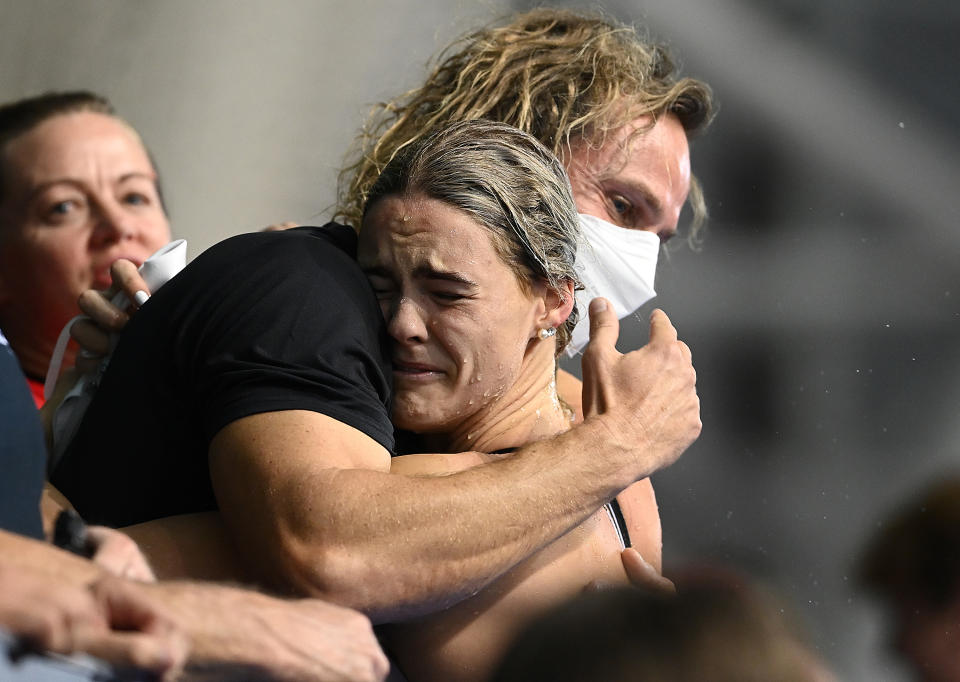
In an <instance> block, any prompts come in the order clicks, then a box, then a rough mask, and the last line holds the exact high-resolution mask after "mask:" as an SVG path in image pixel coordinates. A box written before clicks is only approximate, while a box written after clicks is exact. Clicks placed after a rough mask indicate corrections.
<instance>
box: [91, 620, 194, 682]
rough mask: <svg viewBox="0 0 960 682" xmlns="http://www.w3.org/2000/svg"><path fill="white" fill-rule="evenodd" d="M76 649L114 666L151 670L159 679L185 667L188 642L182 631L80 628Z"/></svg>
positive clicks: (168, 676)
mask: <svg viewBox="0 0 960 682" xmlns="http://www.w3.org/2000/svg"><path fill="white" fill-rule="evenodd" d="M73 645H74V650H75V651H83V652H85V653H88V654H90V655H91V656H96V657H97V658H100V659H102V660H104V661H107V662H109V663H111V664H113V665H115V666H132V667H134V668H141V669H144V670H149V671H151V672H153V673H154V674H156V675H157V676H158V677H160V678H170V677H172V675H171V673H172V671H174V670H179V669H181V668H182V667H183V665H184V663H185V662H186V658H187V651H188V647H187V643H186V640H185V639H184V638H183V636H182V635H180V634H179V633H166V634H157V633H142V632H117V631H110V630H106V631H104V630H93V629H91V628H77V629H76V630H75V632H74V640H73Z"/></svg>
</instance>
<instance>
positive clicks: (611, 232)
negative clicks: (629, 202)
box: [566, 213, 660, 357]
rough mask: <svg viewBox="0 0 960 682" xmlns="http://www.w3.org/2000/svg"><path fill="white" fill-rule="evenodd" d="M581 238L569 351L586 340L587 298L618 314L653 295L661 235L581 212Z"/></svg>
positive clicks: (622, 316)
mask: <svg viewBox="0 0 960 682" xmlns="http://www.w3.org/2000/svg"><path fill="white" fill-rule="evenodd" d="M580 229H581V231H582V233H583V236H582V241H581V243H580V244H578V248H577V262H576V266H575V267H576V270H577V275H578V276H579V277H580V281H581V282H582V283H583V291H578V292H577V309H578V310H579V311H580V321H579V322H577V326H576V327H574V329H573V336H572V337H571V339H570V343H569V344H568V345H567V348H566V352H567V354H568V355H569V356H571V357H573V356H574V355H576V354H577V353H579V352H580V351H581V350H583V347H584V346H586V345H587V342H588V341H589V340H590V315H589V313H588V312H587V308H588V306H589V305H590V301H591V300H593V299H594V298H596V297H597V296H603V297H604V298H606V299H607V300H609V301H610V303H612V304H613V309H614V311H615V312H616V313H617V317H618V318H620V319H623V318H624V317H626V316H627V315H629V314H630V313H632V312H633V311H635V310H636V309H637V308H639V307H640V306H642V305H643V304H644V303H646V302H647V301H649V300H650V299H651V298H653V297H654V296H656V295H657V292H656V291H654V289H653V281H654V278H655V277H656V274H657V256H659V255H660V237H658V236H657V235H656V234H654V233H653V232H644V231H642V230H628V229H626V228H623V227H617V226H616V225H614V224H612V223H608V222H607V221H606V220H601V219H600V218H597V217H596V216H592V215H586V214H584V213H581V214H580Z"/></svg>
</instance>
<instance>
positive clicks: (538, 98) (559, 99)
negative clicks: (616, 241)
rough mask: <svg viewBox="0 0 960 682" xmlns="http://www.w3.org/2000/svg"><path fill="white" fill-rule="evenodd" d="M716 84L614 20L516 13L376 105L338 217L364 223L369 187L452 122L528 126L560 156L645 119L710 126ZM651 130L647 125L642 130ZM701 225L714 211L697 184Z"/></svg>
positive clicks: (449, 51)
mask: <svg viewBox="0 0 960 682" xmlns="http://www.w3.org/2000/svg"><path fill="white" fill-rule="evenodd" d="M711 109H712V96H711V92H710V88H709V87H708V86H707V85H706V84H704V83H702V82H700V81H698V80H694V79H692V78H679V77H678V76H677V73H676V68H675V66H674V63H673V61H672V59H671V58H670V55H669V54H668V52H667V50H666V48H665V47H663V46H661V45H658V44H654V43H651V42H649V41H647V40H646V39H644V38H643V37H641V36H640V35H639V34H638V33H637V31H636V30H635V29H634V28H633V27H630V26H626V25H623V24H619V23H616V22H614V21H612V20H610V19H607V18H604V17H601V16H597V15H588V14H582V13H576V12H571V11H567V10H559V9H546V8H545V9H537V10H533V11H530V12H526V13H524V14H520V15H516V16H515V17H513V18H512V19H511V20H510V21H508V22H507V23H506V24H504V25H502V26H491V27H487V28H483V29H481V30H479V31H476V32H474V33H471V34H469V35H466V36H464V37H462V38H460V39H458V40H457V41H455V42H453V43H452V44H451V45H449V46H448V47H447V48H446V49H444V50H443V51H442V52H441V53H440V55H439V56H438V59H437V64H436V66H435V67H434V68H433V69H432V71H431V73H430V75H429V76H428V77H427V80H426V82H425V83H424V84H423V85H422V86H420V87H419V88H416V89H414V90H410V91H409V92H406V93H404V94H403V95H400V96H399V97H396V98H394V99H392V100H390V101H388V102H382V103H380V104H378V105H376V106H375V107H374V109H373V110H372V111H371V113H370V116H369V118H368V120H367V123H366V125H365V126H364V128H363V129H362V131H361V132H360V134H359V135H358V137H357V139H356V140H355V142H354V148H353V151H352V153H351V157H350V158H353V159H354V160H353V161H352V162H348V165H347V166H346V167H345V168H344V169H343V170H342V171H341V172H340V175H339V182H338V206H337V212H336V217H337V218H338V219H341V220H344V221H345V222H347V223H350V224H352V225H358V224H359V220H360V217H361V216H362V213H363V206H364V204H365V202H366V199H367V195H368V193H369V191H370V188H371V187H372V186H373V184H374V182H376V180H377V177H378V176H379V175H380V172H381V171H382V170H383V168H384V167H385V166H386V165H387V163H388V162H389V161H390V159H392V158H393V156H394V155H395V154H396V153H397V152H398V151H399V150H400V149H403V148H404V147H405V146H407V145H409V144H411V143H413V142H415V141H417V140H419V139H420V138H421V137H423V136H425V135H428V134H430V132H432V131H433V130H434V129H436V128H438V127H440V126H442V125H444V124H447V123H450V122H453V121H462V120H470V119H476V118H485V119H489V120H492V121H500V122H502V123H507V124H509V125H512V126H514V127H516V128H519V129H520V130H523V131H524V132H527V133H529V134H531V135H533V137H535V138H536V139H537V140H539V141H540V142H541V143H542V144H544V145H545V146H546V147H547V148H548V149H549V150H550V151H551V152H553V153H554V154H555V155H556V156H558V157H559V158H560V159H564V158H566V157H567V155H569V153H570V151H571V147H572V145H573V144H581V143H586V144H587V145H589V146H590V147H599V146H601V145H602V144H603V142H604V141H605V139H606V136H607V134H609V133H611V132H614V131H616V130H618V129H619V128H621V127H622V126H623V125H625V124H626V123H629V122H632V121H634V120H636V119H637V118H639V117H642V116H650V118H651V123H650V126H651V127H652V126H653V124H654V123H656V121H657V120H658V118H659V117H661V116H663V115H665V114H673V115H675V116H676V117H677V118H678V119H679V121H680V123H681V124H682V125H683V128H684V130H685V131H686V132H687V134H688V135H691V134H693V133H695V132H698V131H699V130H701V129H702V128H704V127H705V126H706V125H707V123H708V122H709V119H710V116H711ZM644 130H646V128H644V129H640V130H639V131H638V133H639V134H642V133H643V132H644ZM689 200H690V203H691V206H692V208H693V213H694V231H695V230H696V228H697V227H698V226H699V224H700V223H701V222H702V221H703V219H704V218H705V216H706V205H705V203H704V201H703V195H702V192H701V191H700V187H699V184H698V183H697V182H696V180H695V179H694V180H692V182H691V187H690V199H689Z"/></svg>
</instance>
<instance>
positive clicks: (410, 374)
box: [393, 359, 444, 379]
mask: <svg viewBox="0 0 960 682" xmlns="http://www.w3.org/2000/svg"><path fill="white" fill-rule="evenodd" d="M393 373H394V376H396V377H398V378H401V377H402V378H410V379H417V378H421V379H427V378H432V377H437V376H440V375H442V374H443V373H444V372H443V370H441V369H440V368H439V367H436V366H434V365H430V364H427V363H423V362H408V361H406V360H398V359H395V360H394V361H393Z"/></svg>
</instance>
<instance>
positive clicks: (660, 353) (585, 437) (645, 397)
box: [210, 308, 700, 622]
mask: <svg viewBox="0 0 960 682" xmlns="http://www.w3.org/2000/svg"><path fill="white" fill-rule="evenodd" d="M591 321H592V324H593V327H594V330H595V331H596V337H595V340H596V342H597V344H599V345H601V346H602V348H598V349H595V351H594V352H588V353H587V354H586V355H585V358H584V363H585V377H586V380H585V407H586V413H587V419H586V420H585V422H584V423H583V424H582V425H580V426H578V427H577V428H575V429H573V430H571V431H569V432H567V433H565V434H563V435H561V436H558V437H556V438H554V439H551V440H549V441H541V442H538V443H534V444H531V445H529V446H527V447H524V448H522V449H520V450H518V451H517V452H516V453H515V454H514V455H513V456H512V457H509V458H506V459H503V460H499V461H493V462H489V463H484V464H481V465H479V466H474V467H472V468H470V469H467V470H465V471H461V472H458V473H454V474H450V475H440V476H408V475H403V474H399V473H396V472H394V473H391V463H390V460H389V456H388V453H387V452H386V451H384V450H383V449H382V448H381V447H380V446H378V445H376V444H375V443H374V442H373V441H372V440H370V439H368V438H367V437H366V436H364V435H362V434H360V433H359V432H358V431H355V430H354V429H352V428H350V427H348V426H345V425H343V424H341V423H339V422H337V421H335V420H333V419H331V418H329V417H326V416H324V415H321V414H318V413H313V412H304V411H288V412H274V413H264V414H259V415H254V416H251V417H245V418H243V419H240V420H237V421H235V422H233V423H231V424H229V425H227V426H226V427H225V428H224V429H222V430H221V431H220V432H219V433H218V434H217V436H216V437H215V438H214V440H213V442H212V443H211V448H210V469H211V476H212V479H213V482H214V488H215V491H216V494H217V499H218V502H219V505H220V508H221V513H222V514H223V516H224V521H225V523H226V525H227V526H228V528H229V529H230V531H231V533H232V535H233V536H234V537H235V538H237V539H238V544H241V545H242V548H243V551H244V552H245V554H246V557H247V558H248V559H250V560H251V561H253V562H254V563H255V564H256V565H257V566H258V568H259V569H260V572H261V573H263V574H264V575H265V576H266V577H267V578H268V579H270V580H273V581H275V582H277V583H279V584H283V585H286V586H287V587H290V588H293V589H295V590H297V591H299V592H304V593H307V594H311V595H315V596H321V597H323V598H325V599H328V600H330V601H333V602H336V603H339V604H343V605H347V606H351V607H354V608H357V609H360V610H362V611H364V612H365V613H367V614H368V615H369V616H370V617H371V618H372V619H373V620H374V621H375V622H386V621H396V620H403V619H406V618H410V617H414V616H417V615H420V614H424V613H429V612H433V611H436V610H438V609H442V608H444V607H446V606H449V605H451V604H453V603H456V602H457V601H459V600H461V599H463V598H465V597H467V596H470V595H472V594H474V593H476V592H477V591H478V590H480V589H482V588H483V587H484V586H486V585H487V584H489V583H490V582H491V581H492V580H494V579H496V578H497V577H498V576H500V575H502V574H503V573H504V572H506V571H507V570H509V569H510V568H511V567H512V566H514V565H515V564H517V563H518V562H519V561H521V560H523V559H524V558H526V557H528V556H529V555H531V554H532V553H533V552H535V551H537V550H539V549H540V548H542V547H543V546H545V545H546V544H548V543H550V542H551V541H553V540H554V539H556V538H557V537H559V536H560V535H562V534H564V533H565V532H566V531H568V530H569V529H571V528H573V527H574V526H576V525H578V524H580V523H581V522H582V521H583V520H584V519H585V518H586V517H587V516H589V515H590V514H592V513H593V512H594V511H596V510H597V509H598V508H599V507H600V506H601V505H602V504H603V503H604V502H606V501H608V500H609V499H611V498H612V497H614V496H615V495H617V494H618V493H619V492H620V491H621V490H623V489H624V488H626V487H627V486H629V485H630V484H632V483H633V482H635V481H637V480H638V479H641V478H643V477H646V476H648V475H649V474H651V473H653V472H654V471H656V470H658V469H660V468H662V467H664V466H667V465H669V464H671V463H672V462H673V461H674V460H675V459H676V458H677V457H678V456H679V455H680V454H681V453H682V452H683V450H684V449H685V448H686V447H687V446H688V445H689V444H690V443H691V442H692V441H693V440H694V439H695V438H696V436H697V435H698V434H699V429H700V422H699V402H698V400H697V397H696V390H695V375H694V372H693V368H692V365H691V364H690V356H689V350H688V349H686V346H685V345H683V344H682V343H680V342H679V341H677V337H676V330H674V329H673V326H672V325H671V324H670V322H669V320H668V319H667V317H666V315H664V314H663V313H662V312H660V311H657V312H656V313H654V315H653V317H652V320H651V341H650V343H649V344H648V345H647V346H645V347H644V348H643V349H641V350H639V351H635V352H634V353H630V354H627V355H625V356H624V355H620V354H619V353H618V352H617V351H616V350H615V348H614V343H615V341H616V336H617V330H618V326H617V320H616V316H615V315H614V313H613V312H612V310H610V309H609V308H607V309H602V310H601V309H596V308H592V315H591ZM588 366H589V371H586V369H587V367H588ZM395 468H396V469H399V467H395ZM240 538H242V542H240Z"/></svg>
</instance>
